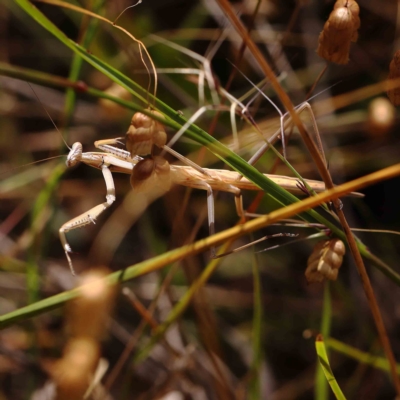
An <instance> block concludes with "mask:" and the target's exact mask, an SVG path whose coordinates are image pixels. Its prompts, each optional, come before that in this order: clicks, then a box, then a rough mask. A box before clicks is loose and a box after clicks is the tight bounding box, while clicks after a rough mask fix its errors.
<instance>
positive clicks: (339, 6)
mask: <svg viewBox="0 0 400 400" xmlns="http://www.w3.org/2000/svg"><path fill="white" fill-rule="evenodd" d="M359 12H360V8H359V7H358V4H357V3H356V2H355V1H354V0H338V1H337V2H336V3H335V6H334V8H333V11H332V12H331V14H330V15H329V18H328V20H327V21H326V23H325V25H324V29H323V30H322V32H321V33H320V35H319V45H318V49H317V53H318V55H319V56H320V57H322V58H325V59H326V60H328V61H331V62H334V63H336V64H347V63H348V61H349V52H350V44H351V42H356V41H357V38H358V32H357V30H358V28H359V27H360V18H359V17H358V14H359Z"/></svg>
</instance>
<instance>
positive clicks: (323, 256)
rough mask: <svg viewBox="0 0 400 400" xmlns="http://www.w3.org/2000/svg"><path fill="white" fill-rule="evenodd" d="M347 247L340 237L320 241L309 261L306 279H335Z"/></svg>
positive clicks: (312, 280)
mask: <svg viewBox="0 0 400 400" xmlns="http://www.w3.org/2000/svg"><path fill="white" fill-rule="evenodd" d="M345 252H346V247H345V245H344V243H343V242H342V241H341V240H340V239H331V240H324V241H322V242H318V243H317V244H316V245H315V247H314V250H313V252H312V253H311V256H310V257H309V258H308V261H307V269H306V272H305V275H306V279H307V281H308V282H309V283H311V282H323V281H324V280H325V279H329V280H331V281H335V280H336V279H337V275H338V272H339V268H340V266H341V265H342V261H343V256H344V254H345Z"/></svg>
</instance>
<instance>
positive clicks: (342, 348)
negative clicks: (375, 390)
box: [326, 338, 400, 375]
mask: <svg viewBox="0 0 400 400" xmlns="http://www.w3.org/2000/svg"><path fill="white" fill-rule="evenodd" d="M326 345H327V347H329V348H330V349H332V350H333V351H336V352H338V353H341V354H343V355H345V356H346V357H349V358H352V359H353V360H356V361H358V362H360V363H363V364H367V365H370V366H371V367H374V368H377V369H380V370H382V371H385V372H390V368H389V363H388V361H387V359H386V358H384V357H379V356H375V355H373V354H370V353H366V352H364V351H361V350H359V349H356V348H355V347H353V346H349V345H348V344H345V343H343V342H341V341H339V340H336V339H333V338H328V339H327V340H326ZM397 374H398V375H400V364H397Z"/></svg>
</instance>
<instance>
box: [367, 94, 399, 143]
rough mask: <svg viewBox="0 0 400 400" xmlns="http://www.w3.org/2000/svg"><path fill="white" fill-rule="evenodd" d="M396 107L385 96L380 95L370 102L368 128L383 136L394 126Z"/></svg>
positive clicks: (373, 133) (372, 132) (371, 131)
mask: <svg viewBox="0 0 400 400" xmlns="http://www.w3.org/2000/svg"><path fill="white" fill-rule="evenodd" d="M394 119H395V109H394V107H393V105H392V103H391V102H390V101H389V100H388V99H387V98H385V97H378V98H376V99H374V100H372V101H371V103H369V107H368V130H369V132H370V133H371V134H372V135H374V136H383V135H385V134H386V133H388V132H389V131H390V129H391V128H392V127H393V124H394Z"/></svg>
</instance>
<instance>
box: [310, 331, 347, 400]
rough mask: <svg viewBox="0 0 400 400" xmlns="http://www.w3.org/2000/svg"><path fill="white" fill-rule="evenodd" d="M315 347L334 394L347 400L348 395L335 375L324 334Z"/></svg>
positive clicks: (318, 338)
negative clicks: (346, 395) (344, 392)
mask: <svg viewBox="0 0 400 400" xmlns="http://www.w3.org/2000/svg"><path fill="white" fill-rule="evenodd" d="M315 348H316V350H317V355H318V361H319V363H320V365H321V367H322V370H323V371H324V374H325V378H326V380H327V381H328V383H329V385H330V387H331V389H332V391H333V393H334V395H335V396H336V398H337V399H338V400H346V397H345V396H344V394H343V392H342V390H341V389H340V387H339V384H338V383H337V381H336V378H335V376H334V375H333V372H332V369H331V366H330V364H329V359H328V355H327V353H326V348H325V344H324V341H323V338H322V335H318V337H317V339H316V341H315Z"/></svg>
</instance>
